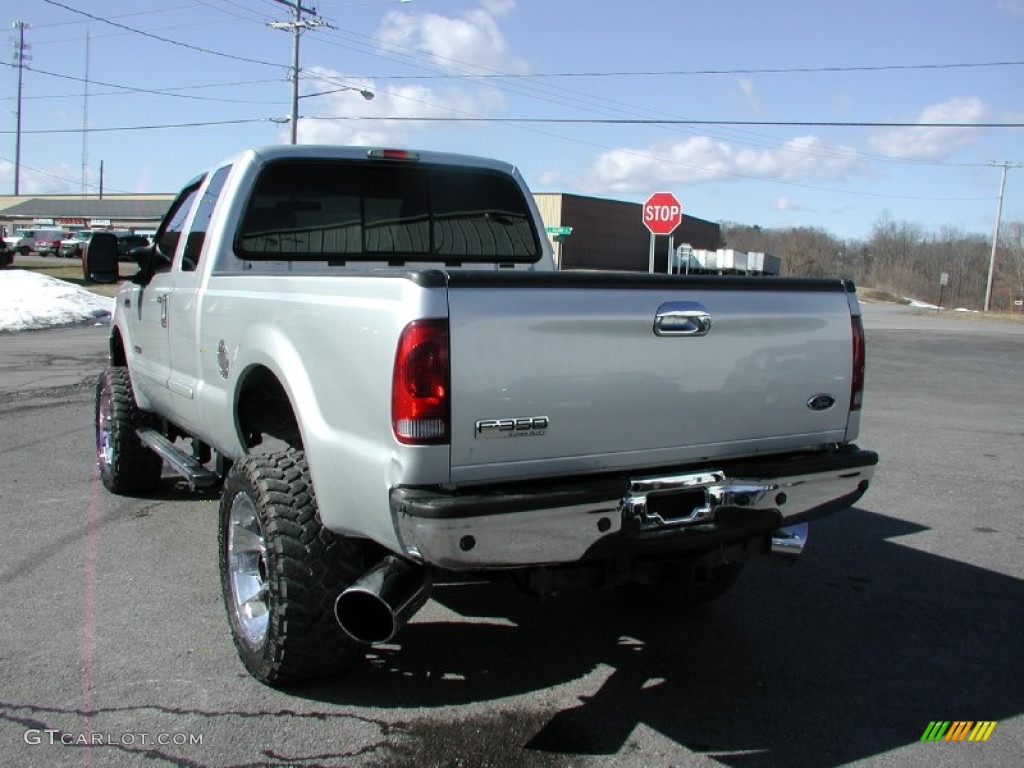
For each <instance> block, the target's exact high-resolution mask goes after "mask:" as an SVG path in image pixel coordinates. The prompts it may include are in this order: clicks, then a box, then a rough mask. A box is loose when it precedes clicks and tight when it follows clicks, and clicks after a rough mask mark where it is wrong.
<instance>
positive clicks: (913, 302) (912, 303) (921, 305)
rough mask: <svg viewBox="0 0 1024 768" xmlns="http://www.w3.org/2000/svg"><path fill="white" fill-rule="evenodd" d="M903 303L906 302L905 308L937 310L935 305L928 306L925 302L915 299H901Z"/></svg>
mask: <svg viewBox="0 0 1024 768" xmlns="http://www.w3.org/2000/svg"><path fill="white" fill-rule="evenodd" d="M903 301H905V302H907V306H909V307H913V308H914V309H938V306H937V305H935V304H929V303H928V302H926V301H918V300H917V299H911V298H908V297H906V296H904V297H903Z"/></svg>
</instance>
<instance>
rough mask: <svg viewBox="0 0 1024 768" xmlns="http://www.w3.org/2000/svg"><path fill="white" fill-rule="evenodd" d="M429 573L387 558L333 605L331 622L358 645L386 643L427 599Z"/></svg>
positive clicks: (392, 557) (429, 580)
mask: <svg viewBox="0 0 1024 768" xmlns="http://www.w3.org/2000/svg"><path fill="white" fill-rule="evenodd" d="M431 586H432V580H431V577H430V570H429V569H428V568H423V567H421V566H418V565H413V564H412V563H410V562H408V561H407V560H402V559H401V558H399V557H396V556H394V555H388V556H387V557H385V558H384V559H383V560H381V561H380V562H379V563H378V564H377V565H376V566H374V567H373V568H372V569H370V570H369V571H368V572H367V573H366V574H365V575H363V577H362V578H360V579H359V580H358V581H357V582H355V583H354V584H353V585H352V586H350V587H348V588H347V589H345V590H344V591H343V592H342V593H341V594H340V595H338V597H337V599H336V600H335V601H334V618H335V619H337V621H338V624H339V625H341V628H342V629H343V630H345V633H346V634H347V635H348V636H349V637H351V638H352V639H353V640H356V641H358V642H360V643H386V642H388V641H389V640H391V639H392V638H393V637H394V636H395V635H397V634H398V631H399V630H400V629H401V628H402V627H403V626H405V623H406V622H407V621H408V620H409V619H411V618H412V616H413V614H415V613H416V611H418V610H419V609H420V608H422V607H423V605H424V604H425V603H426V602H427V599H428V598H429V597H430V588H431Z"/></svg>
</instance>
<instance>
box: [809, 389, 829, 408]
mask: <svg viewBox="0 0 1024 768" xmlns="http://www.w3.org/2000/svg"><path fill="white" fill-rule="evenodd" d="M835 404H836V399H835V398H834V397H832V395H826V394H825V393H824V392H823V393H821V394H820V395H815V396H814V397H812V398H811V399H810V400H808V401H807V407H808V408H810V409H811V410H812V411H827V410H828V409H829V408H831V407H832V406H833V405H835Z"/></svg>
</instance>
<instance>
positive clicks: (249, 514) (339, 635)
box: [219, 448, 364, 685]
mask: <svg viewBox="0 0 1024 768" xmlns="http://www.w3.org/2000/svg"><path fill="white" fill-rule="evenodd" d="M219 550H220V575H221V589H222V592H223V596H224V604H225V606H226V608H227V613H228V621H229V623H230V625H231V634H232V638H233V639H234V642H235V648H236V649H237V651H238V656H239V658H240V659H241V661H242V664H243V665H244V666H245V668H246V669H247V670H248V671H249V673H250V674H251V675H252V676H253V677H255V678H256V679H257V680H259V681H261V682H263V683H266V684H268V685H283V684H286V683H291V682H297V681H299V680H304V679H307V678H312V677H318V676H329V675H333V674H337V673H339V672H341V671H343V670H344V669H346V668H347V667H349V666H351V665H352V664H353V663H354V662H355V661H356V659H357V657H358V656H359V655H360V653H361V651H362V646H360V645H359V644H358V643H356V642H355V641H353V640H351V639H350V638H349V637H348V636H347V635H346V634H345V632H344V631H342V629H341V627H339V626H338V624H337V622H336V621H335V619H334V599H335V598H336V597H337V595H338V593H339V592H341V590H342V589H344V588H345V587H346V586H348V585H349V584H351V583H352V582H354V581H355V580H356V579H357V578H358V577H359V576H361V575H362V572H363V570H364V568H363V562H362V561H363V557H362V551H361V548H360V547H359V545H358V544H357V543H356V542H354V541H352V540H349V539H346V538H344V537H342V536H336V535H334V534H332V533H331V532H330V531H328V530H327V529H325V528H324V527H323V526H322V525H321V524H320V520H319V517H318V515H317V510H316V500H315V498H314V496H313V486H312V483H311V481H310V476H309V469H308V467H307V464H306V459H305V455H304V454H303V452H302V451H299V450H297V449H294V448H289V449H286V450H284V451H281V452H280V453H271V454H253V455H250V456H246V457H245V458H244V459H242V460H241V461H239V462H238V463H236V464H234V465H233V466H232V468H231V471H230V472H229V473H228V475H227V478H226V479H225V481H224V491H223V494H222V496H221V503H220V547H219Z"/></svg>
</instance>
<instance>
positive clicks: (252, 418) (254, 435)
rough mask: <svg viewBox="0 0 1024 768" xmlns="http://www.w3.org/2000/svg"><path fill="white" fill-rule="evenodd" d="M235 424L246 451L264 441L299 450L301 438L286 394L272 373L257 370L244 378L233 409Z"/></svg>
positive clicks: (261, 368) (246, 374) (260, 367)
mask: <svg viewBox="0 0 1024 768" xmlns="http://www.w3.org/2000/svg"><path fill="white" fill-rule="evenodd" d="M235 414H236V417H235V418H236V422H237V424H238V431H239V434H240V435H241V437H242V442H243V444H244V445H245V447H246V448H247V449H249V448H255V447H256V446H258V445H261V444H263V443H264V442H265V441H266V440H267V438H272V439H273V440H275V441H282V442H284V443H286V444H288V445H290V446H292V447H293V448H302V434H301V432H300V431H299V422H298V420H297V419H296V418H295V412H294V410H293V409H292V404H291V401H290V400H289V399H288V393H287V392H285V390H284V387H283V386H281V382H280V381H278V379H277V376H275V375H274V373H273V372H272V371H270V370H269V369H268V368H264V367H263V366H256V367H254V368H252V369H250V370H249V371H247V372H246V373H245V374H244V377H243V380H242V382H241V385H240V387H239V390H238V399H237V401H236V406H235Z"/></svg>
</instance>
